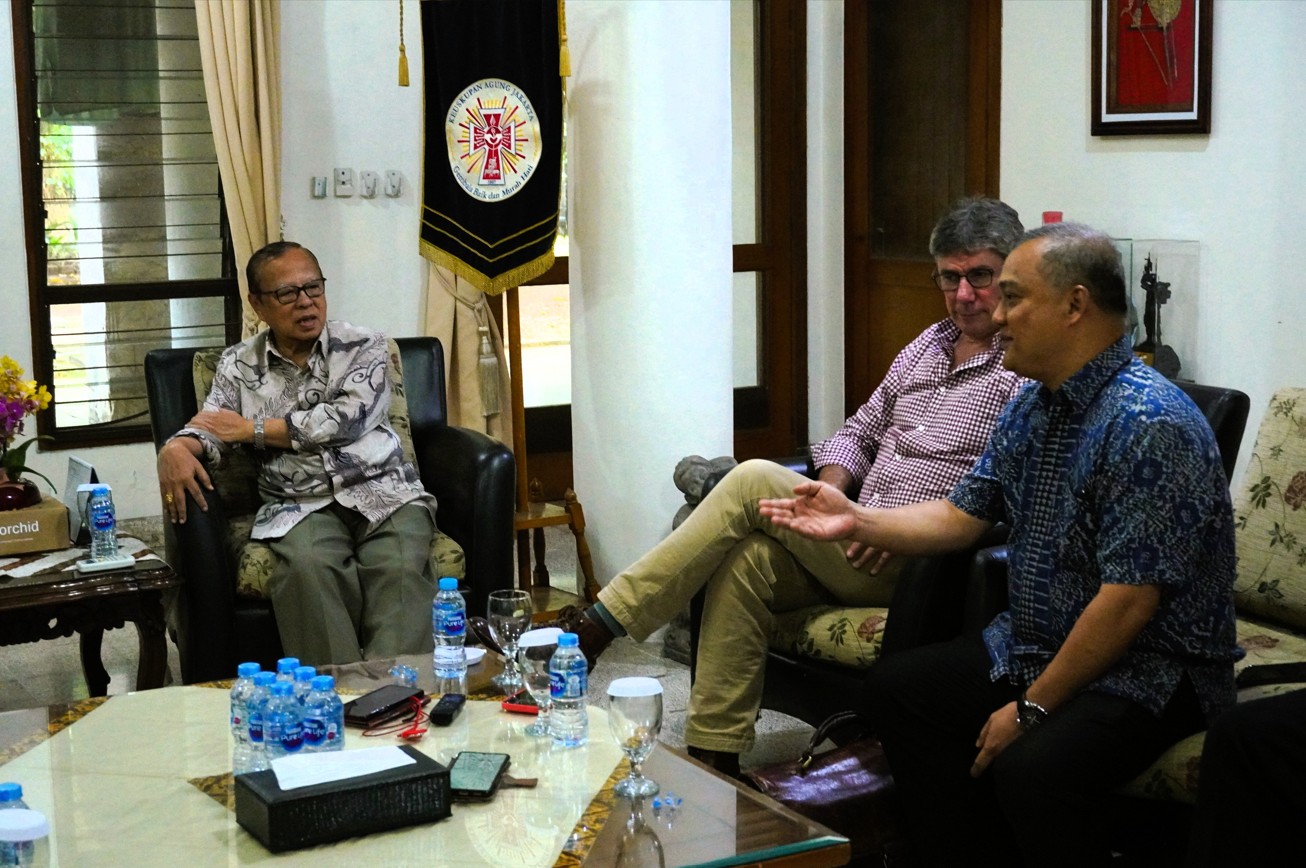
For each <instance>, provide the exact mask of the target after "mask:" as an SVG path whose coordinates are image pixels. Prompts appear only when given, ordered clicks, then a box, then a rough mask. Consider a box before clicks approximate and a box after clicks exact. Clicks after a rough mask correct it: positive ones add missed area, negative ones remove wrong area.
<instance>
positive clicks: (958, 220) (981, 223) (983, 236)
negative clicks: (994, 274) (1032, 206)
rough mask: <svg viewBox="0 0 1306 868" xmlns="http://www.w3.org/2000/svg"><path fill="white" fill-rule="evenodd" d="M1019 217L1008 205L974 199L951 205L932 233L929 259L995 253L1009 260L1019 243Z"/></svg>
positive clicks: (984, 199)
mask: <svg viewBox="0 0 1306 868" xmlns="http://www.w3.org/2000/svg"><path fill="white" fill-rule="evenodd" d="M1024 231H1025V227H1024V226H1022V225H1021V222H1020V215H1019V214H1017V213H1016V209H1015V208H1012V207H1011V206H1010V205H1008V204H1007V203H1006V202H1001V201H999V200H997V199H989V198H986V197H984V196H971V197H970V198H968V199H962V200H961V201H960V202H958V203H957V204H955V205H953V206H952V210H950V211H949V212H948V213H947V214H945V215H944V216H943V219H941V220H939V222H938V224H936V225H935V227H934V231H933V232H931V233H930V256H933V257H934V258H935V259H938V258H939V257H940V256H952V255H955V254H958V253H977V252H979V251H981V250H992V251H993V252H994V253H996V254H998V255H999V256H1001V257H1003V258H1004V259H1005V258H1006V256H1007V254H1008V253H1010V252H1011V251H1012V250H1013V249H1015V247H1016V245H1017V244H1019V243H1020V236H1021V233H1022V232H1024Z"/></svg>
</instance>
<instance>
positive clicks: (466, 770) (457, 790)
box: [449, 750, 512, 802]
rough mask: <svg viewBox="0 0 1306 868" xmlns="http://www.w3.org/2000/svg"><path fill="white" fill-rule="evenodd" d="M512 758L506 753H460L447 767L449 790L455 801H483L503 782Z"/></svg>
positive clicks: (468, 751)
mask: <svg viewBox="0 0 1306 868" xmlns="http://www.w3.org/2000/svg"><path fill="white" fill-rule="evenodd" d="M511 761H512V758H511V757H509V756H508V754H506V753H484V752H482V751H478V750H465V751H461V752H460V753H459V754H458V755H457V756H456V757H454V758H453V764H452V765H450V766H449V790H450V792H451V793H453V797H454V799H455V800H462V801H473V802H475V801H484V800H485V799H488V798H490V797H491V796H493V795H494V793H495V791H496V790H498V789H499V784H500V783H502V782H503V776H504V773H505V772H507V771H508V764H509V763H510V762H511Z"/></svg>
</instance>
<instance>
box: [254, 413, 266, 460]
mask: <svg viewBox="0 0 1306 868" xmlns="http://www.w3.org/2000/svg"><path fill="white" fill-rule="evenodd" d="M264 445H265V444H264V442H263V420H262V419H255V420H254V448H255V449H257V450H258V451H259V452H262V451H263V447H264Z"/></svg>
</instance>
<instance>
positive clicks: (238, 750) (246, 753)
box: [231, 663, 259, 775]
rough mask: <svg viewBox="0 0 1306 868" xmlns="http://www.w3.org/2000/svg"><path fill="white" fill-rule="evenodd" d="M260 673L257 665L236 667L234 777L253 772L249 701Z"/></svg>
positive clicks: (233, 725)
mask: <svg viewBox="0 0 1306 868" xmlns="http://www.w3.org/2000/svg"><path fill="white" fill-rule="evenodd" d="M258 673H259V665H258V664H257V663H242V664H240V665H239V666H237V667H236V683H235V684H234V685H233V686H232V688H231V773H232V774H234V775H243V774H244V773H245V772H247V771H251V769H250V764H251V763H252V762H253V759H254V753H253V749H252V748H251V747H250V743H249V700H250V697H251V696H252V695H253V693H254V676H255V675H257V674H258Z"/></svg>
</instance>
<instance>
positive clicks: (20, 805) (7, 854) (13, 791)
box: [0, 782, 36, 865]
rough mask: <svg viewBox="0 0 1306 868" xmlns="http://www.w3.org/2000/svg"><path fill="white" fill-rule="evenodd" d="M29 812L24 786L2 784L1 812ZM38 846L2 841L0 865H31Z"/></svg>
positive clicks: (24, 842)
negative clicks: (11, 810) (13, 810)
mask: <svg viewBox="0 0 1306 868" xmlns="http://www.w3.org/2000/svg"><path fill="white" fill-rule="evenodd" d="M15 808H16V809H19V810H24V811H25V810H27V803H26V802H24V801H23V786H22V784H15V783H12V782H11V783H4V784H0V810H5V809H15ZM35 847H36V845H35V844H34V843H33V842H32V841H3V840H0V865H30V864H32V857H33V855H34V851H35Z"/></svg>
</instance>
